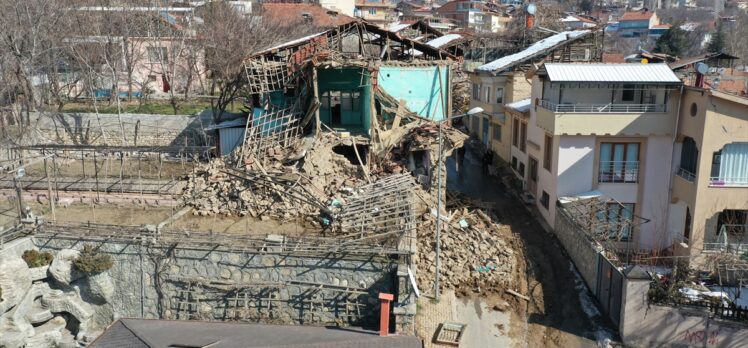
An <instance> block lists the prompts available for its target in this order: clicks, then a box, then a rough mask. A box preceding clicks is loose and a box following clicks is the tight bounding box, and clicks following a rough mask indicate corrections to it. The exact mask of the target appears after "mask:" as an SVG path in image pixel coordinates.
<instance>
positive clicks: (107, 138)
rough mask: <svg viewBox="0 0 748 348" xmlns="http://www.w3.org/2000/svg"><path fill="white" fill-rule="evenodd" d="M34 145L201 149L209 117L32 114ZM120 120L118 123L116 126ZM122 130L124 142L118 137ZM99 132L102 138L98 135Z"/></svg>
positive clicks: (204, 140) (209, 120) (205, 141)
mask: <svg viewBox="0 0 748 348" xmlns="http://www.w3.org/2000/svg"><path fill="white" fill-rule="evenodd" d="M32 120H33V122H34V126H35V128H36V129H37V132H36V134H35V136H36V137H37V139H34V142H36V143H42V144H49V143H57V144H87V145H104V144H105V143H106V144H107V145H110V146H123V145H130V146H131V145H134V144H136V145H139V146H167V145H173V146H182V145H205V143H207V142H209V141H210V140H209V139H207V138H206V135H205V134H204V132H203V130H202V129H203V127H205V126H207V125H210V124H211V123H212V119H211V117H210V116H209V115H149V114H122V115H120V116H118V115H116V114H100V115H98V116H97V115H96V114H91V113H51V112H45V113H35V114H34V115H33V116H32ZM120 120H121V123H120ZM123 129H124V139H123V137H122V133H123ZM102 130H103V133H104V134H103V135H102Z"/></svg>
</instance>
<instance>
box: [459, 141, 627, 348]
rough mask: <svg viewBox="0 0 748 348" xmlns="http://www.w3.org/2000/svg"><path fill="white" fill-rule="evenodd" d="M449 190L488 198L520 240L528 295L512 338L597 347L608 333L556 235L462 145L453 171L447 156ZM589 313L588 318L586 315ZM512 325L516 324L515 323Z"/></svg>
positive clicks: (550, 344) (537, 344)
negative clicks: (520, 327)
mask: <svg viewBox="0 0 748 348" xmlns="http://www.w3.org/2000/svg"><path fill="white" fill-rule="evenodd" d="M447 168H448V179H447V187H448V189H449V190H455V191H459V192H462V193H464V194H466V195H468V196H470V197H472V198H476V199H479V200H482V201H484V202H489V203H492V205H493V206H494V207H495V212H496V215H497V216H498V218H499V220H500V222H501V223H503V224H508V225H510V226H511V229H512V232H513V233H515V235H516V236H518V237H519V240H521V244H522V246H523V250H522V252H521V253H516V255H518V256H517V257H518V262H519V265H520V267H521V268H524V270H525V277H524V278H525V279H524V281H523V282H522V283H523V284H521V289H520V292H521V293H525V294H528V295H529V296H530V298H531V300H530V301H529V303H527V304H526V305H525V306H523V307H524V308H521V309H520V311H519V312H520V314H521V313H522V312H524V314H525V318H524V319H525V320H526V323H527V324H526V328H525V329H524V330H513V332H514V333H516V334H519V333H518V331H520V332H521V331H524V333H525V339H524V340H517V339H516V337H515V340H514V341H515V342H516V343H517V344H518V345H520V346H525V347H597V346H598V341H601V340H602V339H603V338H604V337H605V336H612V335H613V334H612V332H614V330H612V329H610V328H609V327H607V326H606V324H605V321H604V320H603V319H602V318H601V317H600V315H599V310H597V308H596V306H595V304H594V302H592V301H590V300H589V297H588V296H587V295H586V294H585V292H586V291H587V289H586V287H585V286H584V284H583V282H582V283H581V284H580V283H579V281H578V277H576V276H575V270H574V268H573V266H572V265H571V262H570V260H569V258H568V256H566V255H565V253H564V251H563V248H562V246H561V245H560V244H559V242H558V240H557V239H556V238H555V237H554V236H553V235H552V234H550V233H548V232H546V230H545V229H544V228H543V227H542V226H541V225H540V223H539V222H538V220H537V218H536V216H534V215H533V213H531V212H530V211H528V209H527V208H526V207H524V206H523V204H522V203H521V202H519V201H518V200H517V199H516V198H515V197H514V196H512V195H510V194H508V191H507V189H506V187H505V186H504V185H503V184H502V183H501V181H500V180H499V179H498V178H495V177H490V176H488V175H485V174H484V173H483V171H482V168H481V165H480V161H479V158H478V156H476V155H474V154H471V151H467V156H466V158H465V159H464V161H463V168H462V170H461V171H460V172H461V173H458V172H457V170H456V167H455V163H454V160H453V159H450V160H448V161H447ZM590 317H592V318H590ZM514 326H515V327H516V326H517V325H516V324H514Z"/></svg>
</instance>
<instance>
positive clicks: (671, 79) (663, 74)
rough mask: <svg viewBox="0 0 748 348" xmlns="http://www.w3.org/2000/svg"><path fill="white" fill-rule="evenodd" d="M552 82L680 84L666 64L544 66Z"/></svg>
mask: <svg viewBox="0 0 748 348" xmlns="http://www.w3.org/2000/svg"><path fill="white" fill-rule="evenodd" d="M544 68H545V71H546V72H547V74H548V77H549V78H550V80H551V81H553V82H630V83H680V82H681V81H680V79H679V78H678V77H677V76H675V74H674V73H673V71H672V70H670V67H668V66H667V64H638V63H632V64H574V63H546V64H544Z"/></svg>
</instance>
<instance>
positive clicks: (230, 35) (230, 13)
mask: <svg viewBox="0 0 748 348" xmlns="http://www.w3.org/2000/svg"><path fill="white" fill-rule="evenodd" d="M201 16H202V19H203V24H202V25H200V26H199V28H198V32H199V37H200V42H201V43H202V46H203V47H204V49H205V65H206V67H207V69H208V76H209V79H210V81H209V83H210V88H209V90H210V92H211V94H213V95H215V96H216V98H213V99H211V109H212V112H213V118H214V121H215V122H220V121H221V119H222V117H223V115H224V113H225V111H226V108H227V107H228V106H229V105H230V104H231V103H232V102H233V101H234V100H236V98H237V97H238V95H239V94H240V91H241V88H242V86H244V84H245V83H246V81H245V76H244V64H243V63H244V60H245V59H246V58H247V57H249V56H250V55H251V54H252V53H255V52H258V51H260V50H262V49H264V48H267V47H271V46H272V45H275V44H278V43H280V42H283V41H287V40H290V39H292V38H297V37H302V36H304V35H306V34H308V33H309V32H311V31H314V30H318V28H311V27H309V26H303V27H293V28H290V27H286V26H285V25H287V24H288V23H280V22H278V21H275V20H273V19H271V18H267V17H266V18H263V17H260V16H249V17H246V16H243V15H242V14H239V13H238V12H236V11H235V10H234V9H233V8H232V7H231V6H229V5H228V4H226V3H224V2H211V3H208V4H207V5H206V6H205V8H204V10H203V12H202V13H201Z"/></svg>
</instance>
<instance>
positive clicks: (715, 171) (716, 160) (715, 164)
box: [709, 150, 722, 178]
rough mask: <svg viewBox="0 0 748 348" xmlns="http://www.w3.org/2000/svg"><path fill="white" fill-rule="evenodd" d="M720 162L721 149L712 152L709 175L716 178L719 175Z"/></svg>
mask: <svg viewBox="0 0 748 348" xmlns="http://www.w3.org/2000/svg"><path fill="white" fill-rule="evenodd" d="M720 162H722V150H719V151H717V152H714V153H712V169H711V171H710V172H709V177H711V178H716V177H718V176H719V165H720Z"/></svg>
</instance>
